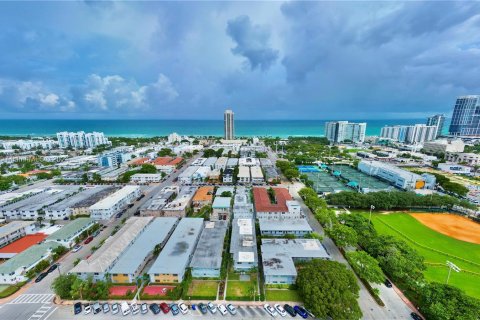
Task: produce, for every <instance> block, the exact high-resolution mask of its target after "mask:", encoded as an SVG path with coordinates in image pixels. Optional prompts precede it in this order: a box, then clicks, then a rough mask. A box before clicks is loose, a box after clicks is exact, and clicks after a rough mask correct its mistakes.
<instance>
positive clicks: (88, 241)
mask: <svg viewBox="0 0 480 320" xmlns="http://www.w3.org/2000/svg"><path fill="white" fill-rule="evenodd" d="M92 240H93V236H90V237H88V238H87V239H86V240H85V242H84V243H85V244H89V243H90V242H92Z"/></svg>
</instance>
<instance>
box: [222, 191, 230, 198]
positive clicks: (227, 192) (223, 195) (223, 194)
mask: <svg viewBox="0 0 480 320" xmlns="http://www.w3.org/2000/svg"><path fill="white" fill-rule="evenodd" d="M231 196H232V193H231V192H230V191H223V192H222V194H221V195H220V197H231Z"/></svg>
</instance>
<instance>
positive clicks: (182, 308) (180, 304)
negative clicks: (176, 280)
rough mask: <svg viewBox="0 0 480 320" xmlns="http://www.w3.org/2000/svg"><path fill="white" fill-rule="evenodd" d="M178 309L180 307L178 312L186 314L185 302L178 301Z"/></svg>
mask: <svg viewBox="0 0 480 320" xmlns="http://www.w3.org/2000/svg"><path fill="white" fill-rule="evenodd" d="M178 309H180V312H181V313H182V314H187V312H188V307H187V305H186V304H185V303H183V302H180V303H179V304H178Z"/></svg>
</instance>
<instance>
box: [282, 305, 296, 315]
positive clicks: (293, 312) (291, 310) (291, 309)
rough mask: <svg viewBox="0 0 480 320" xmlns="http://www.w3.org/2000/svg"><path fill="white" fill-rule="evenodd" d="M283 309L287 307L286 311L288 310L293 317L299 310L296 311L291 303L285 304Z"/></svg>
mask: <svg viewBox="0 0 480 320" xmlns="http://www.w3.org/2000/svg"><path fill="white" fill-rule="evenodd" d="M283 309H285V311H287V313H288V314H289V315H291V316H292V317H296V316H297V312H296V311H295V309H293V307H292V306H291V305H289V304H285V305H284V306H283Z"/></svg>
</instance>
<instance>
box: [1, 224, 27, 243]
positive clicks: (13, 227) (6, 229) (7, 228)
mask: <svg viewBox="0 0 480 320" xmlns="http://www.w3.org/2000/svg"><path fill="white" fill-rule="evenodd" d="M32 224H35V221H12V222H9V223H7V224H6V225H4V226H2V227H0V239H1V238H3V237H5V236H8V235H10V234H11V233H12V232H15V231H17V230H20V229H23V228H26V227H28V226H30V225H32Z"/></svg>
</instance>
